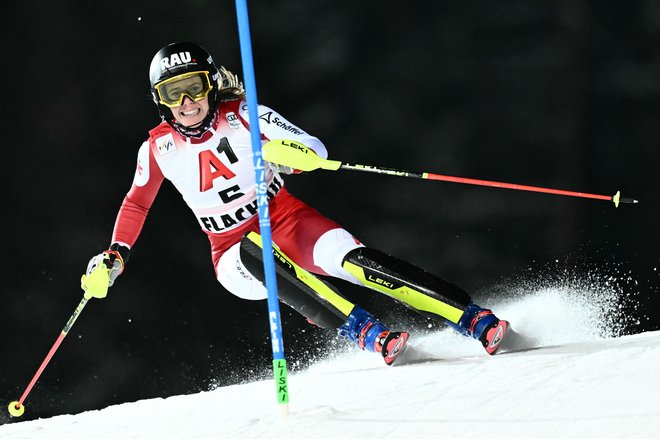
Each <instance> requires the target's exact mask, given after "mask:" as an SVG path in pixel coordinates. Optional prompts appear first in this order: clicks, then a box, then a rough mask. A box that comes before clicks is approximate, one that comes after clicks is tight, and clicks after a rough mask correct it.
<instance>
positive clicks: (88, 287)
mask: <svg viewBox="0 0 660 439" xmlns="http://www.w3.org/2000/svg"><path fill="white" fill-rule="evenodd" d="M108 271H109V269H108V268H107V267H106V266H105V264H99V266H98V267H97V268H96V269H95V270H94V271H92V272H91V273H90V274H89V275H83V277H82V279H81V286H82V288H83V290H85V294H84V295H83V298H82V299H81V300H80V303H78V306H77V307H76V309H75V311H73V314H71V317H69V320H68V321H67V322H66V325H64V329H62V332H60V335H59V336H58V337H57V340H55V343H54V344H53V347H51V348H50V351H48V355H46V358H44V361H42V362H41V366H39V369H37V373H35V374H34V376H33V377H32V380H31V381H30V383H29V384H28V386H27V387H26V388H25V391H24V392H23V394H22V395H21V397H20V398H19V400H18V401H12V402H10V403H9V407H8V410H9V414H10V415H11V416H12V417H14V418H18V417H20V416H22V415H23V413H25V405H23V403H24V402H25V398H27V396H28V395H29V394H30V392H31V391H32V388H33V387H34V385H35V384H36V383H37V380H38V379H39V377H40V376H41V374H42V373H43V371H44V369H45V368H46V366H47V365H48V363H49V362H50V359H51V358H53V355H55V352H56V351H57V349H58V348H59V347H60V344H62V340H64V337H66V335H67V334H68V333H69V331H70V330H71V327H72V326H73V324H74V323H76V320H77V319H78V317H79V316H80V313H82V311H83V309H85V305H87V302H89V299H91V298H92V297H96V298H98V299H101V298H103V297H105V296H106V294H107V292H108V283H109V282H108V280H109V275H108Z"/></svg>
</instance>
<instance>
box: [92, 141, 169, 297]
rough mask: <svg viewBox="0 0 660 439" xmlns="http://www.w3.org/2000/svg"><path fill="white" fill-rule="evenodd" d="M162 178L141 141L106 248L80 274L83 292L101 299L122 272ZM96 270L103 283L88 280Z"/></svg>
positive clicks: (147, 146) (158, 168)
mask: <svg viewBox="0 0 660 439" xmlns="http://www.w3.org/2000/svg"><path fill="white" fill-rule="evenodd" d="M163 178H164V177H163V174H162V172H161V170H160V167H159V166H158V163H157V162H156V160H155V159H154V157H153V154H152V152H151V148H150V146H149V142H148V141H147V142H144V143H143V144H142V146H141V147H140V151H139V152H138V160H137V169H136V170H135V177H134V178H133V184H132V186H131V189H130V190H129V191H128V194H126V197H125V198H124V201H123V202H122V204H121V207H120V209H119V213H118V214H117V219H116V221H115V227H114V230H113V233H112V241H111V245H110V247H109V248H108V249H107V250H104V251H103V252H101V253H99V254H98V255H96V256H94V257H92V259H91V260H90V261H89V263H88V265H87V270H86V273H85V275H83V278H82V282H81V286H82V289H83V290H85V293H86V295H88V296H90V297H96V298H99V299H100V298H104V297H105V296H106V295H107V292H108V287H111V286H112V285H113V284H114V282H115V279H116V278H117V277H118V276H119V275H120V274H121V273H122V272H123V271H124V265H125V264H126V262H127V261H128V257H129V255H130V253H131V248H132V246H133V244H135V241H137V238H138V236H139V235H140V232H141V231H142V226H143V225H144V222H145V220H146V218H147V214H148V213H149V208H150V207H151V205H152V204H153V201H154V199H155V198H156V195H157V194H158V190H159V189H160V185H161V183H162V182H163ZM96 270H103V271H105V272H107V282H105V276H104V277H103V279H104V281H101V282H94V281H92V279H93V278H94V277H95V276H92V273H94V272H95V271H96ZM106 283H107V285H106Z"/></svg>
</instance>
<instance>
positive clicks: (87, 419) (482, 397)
mask: <svg viewBox="0 0 660 439" xmlns="http://www.w3.org/2000/svg"><path fill="white" fill-rule="evenodd" d="M617 294H618V293H617V291H613V290H612V291H609V292H608V291H602V289H600V290H597V291H589V289H588V288H587V289H585V288H582V287H577V288H576V287H575V286H574V287H562V286H554V287H551V288H546V289H538V290H537V291H536V292H535V293H534V294H533V295H531V296H527V297H518V298H517V299H515V300H511V301H510V302H509V303H499V304H498V306H497V309H498V314H501V315H506V317H507V318H508V319H509V320H510V321H512V322H514V327H515V328H516V329H517V331H519V332H521V333H524V334H527V335H528V336H531V337H533V340H531V341H528V343H527V346H525V348H524V349H521V350H516V351H510V352H502V353H499V354H498V355H496V356H493V357H490V356H487V355H486V354H484V353H483V350H482V348H481V347H480V346H479V345H478V344H477V343H476V342H474V341H472V340H469V339H466V338H464V337H461V336H458V335H456V334H455V333H453V332H451V331H448V330H444V331H435V332H434V333H428V334H417V335H416V336H414V337H413V338H411V346H412V349H410V350H409V351H407V352H406V354H407V356H406V358H404V359H403V360H404V361H402V363H405V364H399V365H397V366H394V367H387V366H385V365H384V364H383V363H382V359H380V358H379V357H378V356H376V355H375V354H370V353H367V352H361V351H356V350H355V349H351V350H347V349H339V351H338V352H334V353H333V354H332V355H331V356H330V357H328V358H325V359H323V360H321V361H319V362H317V363H316V364H313V365H311V366H310V367H308V368H307V369H305V370H302V371H299V372H296V373H290V375H289V395H290V403H289V407H288V408H289V414H288V416H284V415H283V414H282V412H281V410H280V409H281V408H282V406H281V405H278V404H277V402H276V401H275V399H276V393H275V384H274V381H273V380H272V379H265V380H261V381H255V382H250V383H247V384H242V385H233V386H227V387H220V388H217V389H213V390H209V391H207V392H202V393H198V394H194V395H185V396H176V397H171V398H167V399H150V400H143V401H137V402H134V403H127V404H121V405H116V406H111V407H108V408H105V409H103V410H98V411H88V412H84V413H80V414H77V415H62V416H56V417H53V418H48V419H37V420H33V421H29V422H20V421H18V422H16V421H13V422H12V421H10V423H8V424H5V425H2V426H0V438H2V439H4V438H12V439H22V438H26V439H27V438H30V439H77V438H85V439H105V438H108V439H110V438H112V439H117V438H121V439H131V438H141V439H142V438H158V439H169V438H177V439H180V438H195V439H205V438H214V439H215V438H275V437H279V438H287V439H296V438H301V439H309V438H360V439H364V438H373V437H384V436H387V437H393V438H409V437H414V438H519V437H520V438H573V437H574V438H583V437H600V438H609V437H612V438H637V437H639V438H645V439H646V438H651V437H658V431H660V396H659V392H660V390H659V389H660V332H657V331H656V332H646V333H641V334H635V335H629V336H620V334H619V331H620V326H619V325H620V323H621V320H620V318H618V319H617V318H614V317H612V316H616V309H617V307H619V306H620V303H619V301H618V300H616V299H617V297H616V296H617ZM619 317H621V316H619ZM420 357H422V358H421V359H420ZM26 408H27V410H29V409H30V407H29V401H28V403H27V405H26ZM0 416H5V418H4V419H2V420H3V421H4V422H7V419H6V415H0Z"/></svg>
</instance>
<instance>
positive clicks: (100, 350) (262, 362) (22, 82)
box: [0, 0, 660, 422]
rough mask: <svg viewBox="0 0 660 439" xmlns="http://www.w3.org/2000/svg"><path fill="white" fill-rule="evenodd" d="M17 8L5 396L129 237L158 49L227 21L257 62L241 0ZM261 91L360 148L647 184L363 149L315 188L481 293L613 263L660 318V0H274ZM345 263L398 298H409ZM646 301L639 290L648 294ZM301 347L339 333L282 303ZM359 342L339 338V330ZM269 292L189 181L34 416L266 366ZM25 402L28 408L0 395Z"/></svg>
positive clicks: (643, 316)
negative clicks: (206, 212) (215, 245)
mask: <svg viewBox="0 0 660 439" xmlns="http://www.w3.org/2000/svg"><path fill="white" fill-rule="evenodd" d="M7 8H8V9H5V11H4V12H3V37H2V40H3V43H4V44H3V53H2V69H0V70H1V74H2V78H1V79H2V84H3V85H4V87H3V93H2V96H3V98H2V107H3V111H2V114H3V122H4V135H3V137H4V141H3V151H2V156H3V172H2V175H3V178H2V181H3V191H2V200H3V202H2V204H3V206H4V209H3V213H2V218H3V227H2V230H3V232H4V239H3V251H2V252H1V253H0V255H1V256H0V257H1V258H2V259H1V263H2V265H1V266H2V271H1V273H2V280H3V282H2V286H3V295H2V305H1V308H0V317H1V318H2V324H3V329H4V330H3V331H2V335H1V336H0V340H1V341H0V352H1V353H2V360H3V361H2V363H1V364H0V367H1V371H2V373H1V374H0V395H2V396H3V398H4V399H5V400H6V403H5V404H8V403H9V401H11V400H15V399H18V397H19V396H20V395H21V393H22V392H23V390H24V389H25V386H26V385H27V383H28V381H29V380H30V378H31V377H32V376H33V374H34V372H35V371H36V370H37V367H38V366H39V364H40V363H41V361H42V360H43V358H44V357H45V355H46V353H47V352H48V350H49V349H50V347H51V346H52V343H53V342H54V341H55V339H56V337H57V335H58V334H59V332H60V331H61V329H62V328H63V326H64V324H65V323H66V321H67V319H68V318H69V316H70V315H71V313H72V312H73V310H74V308H75V307H76V305H77V304H78V301H79V300H80V298H81V294H82V292H81V290H80V286H79V285H80V281H79V279H80V275H81V274H82V273H83V272H84V270H85V268H86V265H87V261H88V260H89V258H90V257H91V256H93V255H94V254H96V253H98V252H100V251H102V250H104V249H105V248H106V247H107V246H108V245H109V239H110V234H111V231H112V227H113V225H114V220H115V215H116V212H117V209H118V207H119V205H120V203H121V201H122V198H123V196H124V195H125V193H126V191H127V190H128V189H129V187H130V184H131V181H132V177H133V173H134V163H135V158H136V153H137V149H138V147H139V146H140V144H141V143H142V141H143V140H144V139H145V138H146V135H147V131H148V130H149V129H151V128H152V127H153V126H155V125H156V124H157V123H158V122H159V118H158V116H157V112H156V108H155V106H154V105H153V103H152V102H151V99H150V95H149V90H148V76H147V72H148V65H149V62H150V60H151V58H152V56H153V54H154V53H155V52H156V51H157V50H158V49H159V48H161V47H162V46H164V45H166V44H168V43H169V42H172V41H179V40H190V41H195V42H198V43H200V44H202V45H203V46H204V47H206V48H207V49H208V50H209V52H211V53H212V54H213V55H214V58H215V61H216V63H217V64H221V65H224V66H226V67H227V68H229V69H230V70H232V71H234V72H236V73H238V74H239V75H240V76H241V77H242V68H241V63H240V51H239V45H238V30H237V26H236V18H235V17H236V14H235V6H234V3H233V2H230V1H226V0H223V1H219V0H216V1H190V2H135V4H133V5H129V6H126V5H123V4H120V5H113V4H107V5H98V4H94V5H92V3H89V2H73V1H63V2H56V3H49V2H36V1H33V0H26V1H23V2H14V3H12V4H10V5H9V6H8V7H7ZM250 18H251V27H252V43H253V50H254V58H255V68H256V77H257V86H258V93H259V96H258V97H259V102H260V103H263V104H266V105H269V106H271V107H273V108H275V109H276V110H278V111H279V112H280V113H282V114H283V115H284V116H285V117H287V118H288V119H289V120H290V121H292V122H294V123H296V124H297V125H299V126H301V127H302V128H303V129H305V130H307V131H308V132H310V133H312V134H314V135H316V136H318V137H319V138H321V139H322V140H323V141H324V142H325V144H326V146H327V147H328V149H329V151H330V157H331V158H334V159H337V160H341V161H344V162H349V163H362V164H373V165H379V166H386V167H392V168H398V169H410V170H419V171H428V172H436V173H442V174H449V175H459V176H465V177H472V178H481V179H490V180H499V181H508V182H514V183H519V184H529V185H538V186H548V187H554V188H562V189H569V190H579V191H584V192H591V193H599V194H606V195H611V194H614V193H615V192H616V191H617V190H621V191H622V193H623V195H624V196H628V197H633V198H637V199H639V200H640V204H639V205H635V206H631V205H622V206H621V207H619V208H618V209H615V208H614V206H613V205H612V204H611V203H608V202H605V201H596V200H586V199H578V198H568V197H560V196H554V195H542V194H532V193H526V192H519V191H508V190H502V189H493V188H480V187H474V186H466V185H459V184H452V183H441V182H429V181H421V180H412V179H403V178H395V177H386V176H377V175H369V174H364V173H350V172H327V171H318V172H314V173H310V174H306V175H300V176H295V177H289V178H288V180H287V185H288V187H289V189H290V191H291V192H293V193H294V194H295V195H297V196H299V197H300V198H302V199H303V200H305V201H307V202H309V203H310V204H312V205H314V206H315V207H317V208H318V209H319V210H321V211H322V212H324V213H325V214H327V215H328V216H330V217H331V218H333V219H335V220H336V221H338V222H340V223H341V224H343V225H344V226H345V227H346V228H347V229H348V230H350V231H352V232H353V233H354V234H355V235H356V236H357V237H358V238H360V239H361V240H362V241H363V242H365V243H366V244H367V245H370V246H373V247H376V248H379V249H381V250H384V251H386V252H388V253H391V254H394V255H397V256H399V257H401V258H403V259H406V260H408V261H411V262H413V263H416V264H418V265H420V266H422V267H424V268H425V269H428V270H429V271H432V272H435V273H437V274H439V275H441V276H442V277H444V278H446V279H448V280H451V281H453V282H455V283H457V284H459V285H461V286H463V287H464V288H465V289H467V290H468V291H470V292H471V293H472V294H473V295H474V296H475V297H480V296H482V295H487V294H488V293H489V292H492V291H494V290H497V291H498V292H499V294H506V288H502V285H504V286H506V285H512V284H515V281H516V280H517V279H519V278H520V276H521V273H530V272H531V273H541V272H544V271H548V270H550V271H552V270H557V271H558V272H561V269H562V268H561V267H563V268H566V267H569V268H570V270H571V271H581V270H582V271H585V272H595V273H597V275H598V276H601V275H602V276H605V277H606V278H608V276H609V279H610V282H614V283H619V284H621V285H622V294H623V295H631V296H634V298H635V300H636V301H637V302H638V305H637V306H636V307H632V308H630V309H627V308H624V309H623V310H622V312H624V313H633V314H634V317H635V318H634V319H633V320H636V319H638V320H639V323H638V324H635V325H631V326H630V327H629V328H627V331H628V332H629V333H635V332H642V331H648V330H657V329H658V311H657V304H658V301H657V294H658V283H659V282H658V271H657V267H658V266H659V265H660V258H659V257H658V251H657V248H658V244H659V242H660V240H659V239H658V230H657V227H658V223H659V222H658V220H659V219H660V215H659V213H660V212H659V211H658V205H657V200H658V193H657V191H658V184H657V183H656V179H657V168H658V164H659V158H660V153H659V152H658V151H659V149H658V147H659V145H660V128H659V127H658V121H659V120H660V56H659V47H660V4H658V3H657V2H653V1H650V0H648V1H629V2H616V1H580V0H563V1H562V0H560V1H535V2H527V1H505V2H478V1H467V2H436V1H418V2H413V3H401V2H391V1H385V2H352V1H350V2H349V1H315V2H306V1H302V0H287V1H275V2H273V1H268V2H266V1H255V2H251V3H250ZM343 287H344V288H346V290H347V293H348V294H352V295H359V296H362V297H361V299H362V300H364V301H365V302H366V303H367V304H369V306H371V307H372V308H371V309H374V310H376V311H378V312H381V313H383V314H386V315H390V314H392V313H391V312H390V311H395V313H399V315H405V316H406V318H408V319H413V320H414V318H413V317H411V316H409V315H407V311H406V310H403V309H401V308H400V307H397V306H396V305H394V304H393V303H392V302H391V301H389V300H388V299H380V298H378V299H376V298H375V297H377V296H374V295H373V294H372V293H370V292H368V291H366V290H364V289H360V290H355V289H352V288H349V287H346V286H345V285H344V286H343ZM633 308H634V309H633ZM282 315H283V319H284V322H285V328H284V337H285V339H284V340H285V346H286V348H287V357H288V359H289V363H290V364H291V365H292V366H291V367H292V368H293V369H295V368H296V367H297V366H296V364H297V362H298V361H300V365H301V366H300V367H304V365H305V364H306V363H307V362H308V361H309V359H310V358H313V357H315V356H318V355H322V354H323V352H324V350H325V347H326V345H327V344H329V343H332V342H331V340H333V339H334V337H333V336H332V334H327V333H324V332H323V331H321V330H319V329H317V328H314V327H310V326H309V325H307V324H306V323H305V322H304V319H302V318H301V317H299V316H298V315H296V314H293V313H291V312H290V311H289V310H288V309H286V308H284V307H283V308H282ZM335 343H336V342H335ZM270 358H271V351H270V344H269V340H268V327H267V319H266V304H265V302H257V303H255V302H244V301H241V300H239V299H238V298H235V297H234V296H232V295H230V294H229V293H227V292H226V291H224V290H223V289H222V288H221V287H220V286H219V284H218V283H217V281H216V279H215V277H214V273H213V267H212V264H211V260H210V251H209V246H208V242H207V240H206V237H205V235H204V234H203V233H201V232H200V231H199V228H198V225H197V222H196V220H195V218H194V216H193V215H192V214H191V213H190V212H189V210H188V208H187V207H186V206H185V204H184V202H183V201H182V199H181V198H180V196H179V195H178V194H177V193H176V192H175V190H174V189H173V188H172V187H171V185H169V184H165V185H164V186H163V189H162V190H161V193H160V194H159V197H158V198H157V200H156V202H155V204H154V206H153V208H152V211H151V214H150V216H149V218H148V219H147V223H146V226H145V229H144V231H143V233H142V235H141V237H140V239H139V241H138V243H137V245H136V247H135V251H134V253H133V255H132V257H131V261H130V263H129V265H128V267H127V270H126V272H125V274H124V275H123V276H122V277H121V278H120V279H119V280H118V282H117V285H116V286H115V287H113V288H112V289H111V290H110V293H109V297H108V298H107V299H106V300H103V301H92V302H91V303H90V304H89V305H88V306H87V308H86V309H85V311H84V313H83V314H82V315H81V317H80V319H79V320H78V322H77V323H76V325H75V326H74V328H73V329H72V331H71V332H70V333H69V335H68V337H67V338H66V339H65V341H64V343H63V344H62V346H61V347H60V349H59V350H58V352H57V354H56V355H55V357H54V359H53V361H52V362H51V364H50V365H49V366H48V368H47V369H46V371H45V372H44V374H43V375H42V378H41V379H40V381H39V383H38V384H37V386H36V387H35V388H34V390H33V391H32V393H31V394H30V396H29V398H28V400H27V401H26V405H27V412H26V415H25V416H24V417H23V418H21V419H24V420H26V419H33V418H35V417H47V416H52V415H57V414H64V413H77V412H81V411H85V410H91V409H98V408H102V407H105V406H107V405H109V404H116V403H121V402H126V401H134V400H137V399H143V398H151V397H158V396H162V397H165V396H170V395H174V394H183V393H192V392H197V391H200V390H207V389H208V388H209V387H212V386H213V385H214V384H218V385H223V384H228V383H236V382H241V381H242V380H245V379H250V378H253V377H255V376H256V377H259V376H267V375H268V370H269V368H270ZM0 419H1V420H2V422H7V419H8V418H7V417H6V415H0Z"/></svg>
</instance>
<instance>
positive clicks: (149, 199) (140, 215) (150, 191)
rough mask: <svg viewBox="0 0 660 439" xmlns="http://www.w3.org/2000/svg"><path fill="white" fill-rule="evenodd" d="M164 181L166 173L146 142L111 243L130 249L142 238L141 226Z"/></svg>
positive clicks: (120, 210)
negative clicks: (139, 237)
mask: <svg viewBox="0 0 660 439" xmlns="http://www.w3.org/2000/svg"><path fill="white" fill-rule="evenodd" d="M163 179H164V177H163V173H162V172H161V170H160V167H159V166H158V164H157V163H156V160H155V158H154V156H153V154H152V152H151V148H150V147H149V142H148V141H147V142H144V143H143V144H142V146H141V147H140V151H139V152H138V163H137V169H136V171H135V177H134V179H133V185H132V186H131V189H130V190H129V191H128V194H126V197H125V198H124V201H123V202H122V204H121V207H120V209H119V213H118V214H117V219H116V221H115V227H114V230H113V232H112V243H119V244H121V245H124V246H126V247H128V248H132V247H133V244H135V241H137V239H138V236H140V232H141V231H142V226H143V225H144V222H145V220H146V219H147V214H148V213H149V209H150V208H151V205H152V204H153V201H154V199H155V198H156V195H157V194H158V190H159V189H160V185H161V184H162V182H163Z"/></svg>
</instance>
